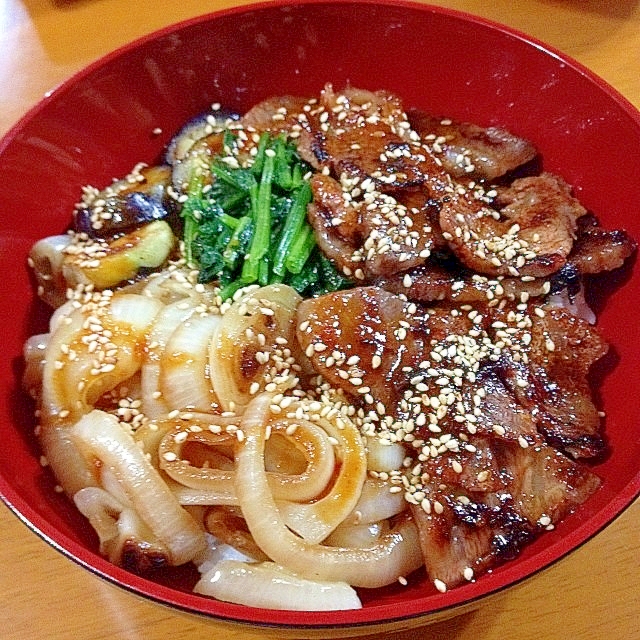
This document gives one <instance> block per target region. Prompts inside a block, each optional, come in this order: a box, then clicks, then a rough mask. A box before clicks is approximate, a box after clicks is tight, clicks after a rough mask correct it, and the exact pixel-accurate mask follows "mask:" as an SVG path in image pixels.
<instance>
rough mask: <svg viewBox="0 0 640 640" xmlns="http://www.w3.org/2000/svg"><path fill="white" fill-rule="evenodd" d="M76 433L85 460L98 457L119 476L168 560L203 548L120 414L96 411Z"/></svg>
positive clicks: (186, 559) (201, 537) (194, 527)
mask: <svg viewBox="0 0 640 640" xmlns="http://www.w3.org/2000/svg"><path fill="white" fill-rule="evenodd" d="M72 434H73V437H74V439H75V441H76V442H77V444H78V447H79V449H80V450H81V451H82V452H83V454H84V457H85V459H95V458H97V459H98V460H100V461H101V463H102V464H103V465H105V466H106V467H107V468H108V469H109V470H110V471H111V473H112V474H113V476H114V477H115V478H117V480H118V481H119V483H120V485H121V487H122V489H123V491H124V493H125V494H126V495H127V497H128V498H129V500H130V501H131V504H132V505H133V508H134V509H135V511H136V513H137V514H138V515H139V517H140V518H141V520H142V521H143V522H144V523H145V524H146V525H147V526H148V527H149V529H150V530H151V531H152V532H153V534H154V536H156V537H157V538H158V540H159V541H160V542H161V543H162V544H163V545H164V546H166V548H167V551H168V554H169V561H170V564H173V565H179V564H183V563H185V562H189V561H190V560H192V559H193V558H194V557H195V556H196V555H197V554H198V553H200V552H201V551H202V550H203V549H204V546H205V541H204V534H203V532H202V529H200V527H199V526H198V525H197V523H196V522H195V521H194V519H193V518H192V517H191V516H190V515H189V514H188V513H187V512H186V511H185V510H184V509H183V508H182V507H181V506H180V505H179V504H178V502H177V501H176V499H175V498H174V496H173V494H172V493H171V491H170V490H169V489H168V487H167V486H166V484H165V483H164V482H163V481H162V478H161V477H160V475H159V473H158V471H157V470H156V469H155V468H154V467H153V466H152V465H151V463H150V462H149V460H147V458H146V457H145V455H144V453H143V452H142V451H141V450H140V448H139V447H138V446H137V445H136V443H135V441H134V439H133V438H132V436H131V435H130V434H129V433H127V432H126V431H125V429H124V428H122V426H121V425H120V423H119V422H118V420H117V418H115V417H114V416H113V415H111V414H108V413H105V412H103V411H97V410H94V411H92V412H91V413H89V414H87V415H86V416H84V417H83V418H82V419H81V420H80V421H79V422H78V423H77V424H76V425H75V426H74V427H73V429H72Z"/></svg>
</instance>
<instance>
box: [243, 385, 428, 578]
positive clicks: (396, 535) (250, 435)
mask: <svg viewBox="0 0 640 640" xmlns="http://www.w3.org/2000/svg"><path fill="white" fill-rule="evenodd" d="M270 402H271V398H270V397H269V396H265V395H262V396H260V397H258V398H256V399H255V400H254V401H253V402H252V403H251V405H250V406H249V407H247V411H246V413H245V415H244V417H243V421H242V428H243V431H244V434H245V438H244V440H243V442H242V443H241V446H239V447H238V455H237V457H236V493H237V495H238V499H239V500H240V506H241V509H242V513H243V515H244V517H245V520H246V522H247V525H248V527H249V531H250V532H251V535H252V536H253V538H254V539H255V541H256V543H257V544H258V545H259V546H260V548H261V549H262V550H263V551H264V552H265V553H266V554H267V555H268V556H269V557H270V558H272V559H273V560H274V562H276V563H278V564H281V565H282V566H285V567H287V568H288V569H289V570H291V571H293V572H295V573H296V574H298V575H300V576H301V577H304V578H308V579H311V580H329V581H344V582H347V583H348V584H350V585H353V586H360V587H380V586H384V585H386V584H390V583H392V582H395V581H396V580H397V579H398V577H400V576H406V575H408V574H409V573H410V572H411V571H413V570H414V569H417V568H418V567H420V566H421V565H422V564H423V560H422V555H421V552H420V544H419V540H418V534H417V531H416V527H415V525H414V523H413V521H412V520H411V518H410V517H409V516H402V517H400V518H399V519H398V522H397V523H395V525H394V527H393V528H392V529H391V531H389V533H387V534H385V535H384V536H383V537H382V538H381V540H380V542H379V543H378V544H376V545H374V546H373V547H370V548H367V549H359V548H347V547H344V548H343V547H327V546H323V545H320V544H311V543H309V542H306V541H305V540H302V539H301V538H299V537H298V536H297V535H296V534H294V533H293V532H292V531H290V530H289V529H288V528H287V526H286V524H285V522H284V520H283V518H282V516H281V515H280V513H279V511H278V508H277V506H276V503H275V500H274V499H273V496H272V494H271V492H270V490H269V485H268V482H267V477H266V473H265V470H264V442H265V433H264V432H265V424H266V421H267V417H268V412H269V404H270Z"/></svg>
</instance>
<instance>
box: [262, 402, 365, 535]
mask: <svg viewBox="0 0 640 640" xmlns="http://www.w3.org/2000/svg"><path fill="white" fill-rule="evenodd" d="M313 417H314V418H315V422H316V424H318V425H319V426H321V427H322V428H323V429H324V430H325V431H326V432H327V433H328V434H329V435H330V436H331V437H332V438H333V439H334V441H335V442H336V445H337V449H338V451H339V452H340V458H341V460H340V466H339V470H338V474H337V477H336V479H335V482H334V483H333V485H332V486H331V488H330V489H329V491H328V492H327V493H326V495H324V496H322V497H321V498H319V499H318V500H315V501H313V502H309V503H305V504H298V503H295V502H282V503H281V502H279V503H278V508H279V510H280V513H281V515H282V517H283V519H284V521H285V522H286V524H287V526H288V527H289V528H290V529H291V530H293V531H295V532H296V533H297V534H298V535H299V536H301V537H302V538H304V539H305V540H307V541H309V542H321V541H322V540H324V539H325V538H326V537H327V536H328V535H329V534H330V533H331V532H332V531H333V530H334V529H335V528H336V527H337V526H338V525H339V524H340V523H341V522H342V521H343V520H344V519H345V518H346V517H347V515H349V513H350V512H351V511H352V510H353V509H354V507H355V506H356V504H357V502H358V500H359V498H360V492H361V490H362V485H363V483H364V481H365V477H366V474H367V459H366V453H365V449H364V444H363V442H362V437H361V436H360V432H359V431H358V428H357V427H356V426H355V425H354V424H353V423H352V422H351V420H349V419H348V418H347V417H346V416H343V418H342V423H343V424H342V428H340V429H338V428H337V427H336V426H335V425H334V424H333V423H332V422H331V421H330V420H327V419H326V418H322V417H321V416H319V415H314V416H313ZM274 497H275V496H274Z"/></svg>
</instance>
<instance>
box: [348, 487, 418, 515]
mask: <svg viewBox="0 0 640 640" xmlns="http://www.w3.org/2000/svg"><path fill="white" fill-rule="evenodd" d="M392 487H393V485H392V484H390V483H389V482H388V481H386V480H381V479H379V478H367V480H366V481H365V483H364V486H363V487H362V492H361V495H360V499H359V500H358V504H356V506H355V507H354V509H353V511H352V512H351V513H350V514H349V516H348V517H347V518H345V522H346V523H348V524H352V525H357V524H370V523H372V522H378V521H380V520H386V519H387V518H392V517H393V516H395V515H397V514H398V513H400V512H402V511H404V510H405V509H406V508H407V501H406V500H405V499H404V491H399V492H397V493H392V492H391V491H390V489H391V488H392Z"/></svg>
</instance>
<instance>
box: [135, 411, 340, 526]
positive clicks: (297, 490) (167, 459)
mask: <svg viewBox="0 0 640 640" xmlns="http://www.w3.org/2000/svg"><path fill="white" fill-rule="evenodd" d="M196 415H197V416H198V417H200V418H201V419H200V420H198V419H197V418H196V417H195V416H192V417H191V418H190V419H189V420H185V421H179V422H175V423H174V424H173V426H172V427H171V428H170V429H168V430H167V429H166V423H167V422H168V421H162V422H159V423H158V424H157V428H159V429H164V433H165V435H163V436H162V439H161V441H160V444H159V462H158V464H159V466H160V468H161V469H162V470H163V471H164V472H165V473H166V474H167V475H168V476H170V477H171V478H172V479H173V480H174V481H176V482H177V483H180V484H181V485H183V486H184V487H185V489H186V488H190V489H193V491H186V490H178V489H177V488H175V489H174V494H175V495H176V496H177V497H178V499H179V500H180V502H181V504H209V505H217V504H224V505H229V504H237V498H236V495H235V488H234V482H233V475H234V471H233V468H232V466H233V465H231V466H229V465H227V464H225V465H222V466H221V465H220V464H218V460H219V459H220V458H219V454H218V453H217V451H218V450H220V449H221V448H224V449H226V450H228V449H229V447H230V446H232V447H233V446H235V443H237V435H236V432H237V429H238V426H237V425H238V424H239V419H238V417H226V416H213V415H210V416H209V422H208V423H205V422H204V420H205V419H206V417H205V416H204V415H203V414H196ZM212 426H214V427H217V431H218V433H213V432H212V431H211V427H212ZM295 426H296V427H297V428H296V429H295V430H294V431H293V432H292V433H290V432H289V431H290V427H291V422H290V421H287V420H276V421H275V422H272V423H270V424H269V427H270V429H271V434H272V438H273V437H274V435H275V434H281V436H282V437H283V438H286V439H287V440H288V441H289V442H290V443H291V444H292V446H293V447H295V448H296V449H297V452H301V453H302V455H303V456H304V460H305V463H306V464H305V468H304V469H303V470H302V471H301V472H300V473H295V474H288V473H281V472H279V471H270V472H268V473H267V477H268V481H269V486H270V487H271V489H272V491H273V494H274V496H275V497H276V498H278V499H280V500H297V501H299V502H302V501H306V500H311V499H313V498H315V497H317V496H318V495H319V494H320V493H322V492H324V491H325V489H326V488H327V486H328V485H329V483H330V481H331V479H332V477H333V476H334V473H335V470H334V461H335V456H334V452H333V446H332V445H331V443H330V442H329V436H328V434H327V433H326V431H325V430H324V429H322V428H321V426H319V425H316V424H314V423H311V422H309V421H304V420H303V421H296V425H295ZM136 437H137V435H136ZM270 442H271V439H270ZM190 443H191V444H193V443H197V444H198V445H199V446H201V447H203V448H206V449H209V451H210V454H208V456H207V463H208V464H207V466H203V465H202V464H199V465H195V464H193V463H192V462H191V461H190V460H188V459H186V457H185V454H184V448H185V446H187V445H189V444H190ZM226 450H225V452H224V455H225V456H226V453H227V451H226ZM226 460H227V458H226V457H225V458H223V461H226ZM346 484H347V483H346V481H345V480H343V481H341V483H340V484H338V486H337V488H336V489H335V492H339V491H341V490H345V498H344V500H348V496H347V495H346V494H347V492H346ZM205 500H208V502H206V501H205ZM327 500H328V501H331V500H333V502H334V503H335V502H337V501H338V498H337V496H336V495H332V496H331V497H329V498H327ZM323 508H324V510H325V511H326V509H327V506H326V503H324V504H319V506H318V510H322V509H323ZM342 508H343V510H345V511H346V512H347V513H348V510H349V504H346V505H345V506H343V507H342ZM335 511H337V509H336V510H335ZM310 515H311V516H312V517H313V516H314V514H313V513H311V514H310ZM316 521H317V517H316Z"/></svg>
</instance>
